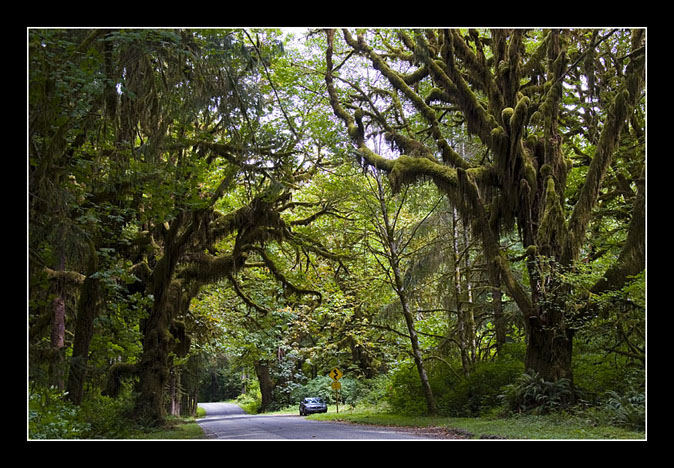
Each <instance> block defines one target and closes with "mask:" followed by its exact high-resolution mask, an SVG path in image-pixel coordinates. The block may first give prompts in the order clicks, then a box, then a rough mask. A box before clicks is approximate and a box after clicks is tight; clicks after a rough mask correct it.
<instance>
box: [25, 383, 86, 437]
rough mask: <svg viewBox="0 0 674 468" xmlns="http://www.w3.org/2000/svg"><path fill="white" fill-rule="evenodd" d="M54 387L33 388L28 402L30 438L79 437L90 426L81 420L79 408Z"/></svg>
mask: <svg viewBox="0 0 674 468" xmlns="http://www.w3.org/2000/svg"><path fill="white" fill-rule="evenodd" d="M65 397H66V393H65V392H62V391H59V390H58V389H57V388H56V387H49V388H37V389H33V390H32V391H31V393H30V396H29V402H28V437H29V438H30V439H79V438H83V437H86V434H87V432H88V431H89V430H90V429H91V426H90V425H89V424H87V423H83V422H81V420H80V418H79V411H80V408H78V407H77V406H75V405H73V404H72V403H70V402H69V401H68V400H67V399H66V398H65Z"/></svg>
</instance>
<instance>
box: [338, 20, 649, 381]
mask: <svg viewBox="0 0 674 468" xmlns="http://www.w3.org/2000/svg"><path fill="white" fill-rule="evenodd" d="M341 36H342V38H343V41H338V40H337V39H338V35H337V34H336V31H334V30H327V31H326V37H327V47H326V72H325V82H326V85H327V89H328V95H329V99H330V103H331V105H332V108H333V111H334V114H335V115H336V116H337V117H338V118H339V119H340V120H342V121H343V122H344V124H345V125H346V129H347V134H348V136H349V138H350V140H351V142H352V145H353V146H352V150H351V151H352V154H353V155H354V156H355V157H356V158H357V159H358V160H359V161H361V162H362V163H363V164H367V165H372V166H375V167H376V168H378V169H379V170H382V171H384V172H386V173H388V174H389V180H390V182H391V185H392V187H393V188H394V190H396V191H398V190H400V189H401V188H402V187H403V186H404V185H406V184H411V183H414V182H416V181H418V180H419V179H421V178H426V179H430V180H432V181H433V182H434V183H435V184H436V185H437V186H438V188H439V189H440V190H441V191H442V192H443V193H445V194H446V195H447V196H448V197H449V199H450V201H451V202H452V203H453V204H454V205H455V206H456V207H457V208H458V210H459V212H460V214H461V215H462V216H463V217H464V218H465V219H466V220H469V221H470V222H471V223H472V226H473V230H474V232H475V234H476V235H477V236H478V237H479V238H480V240H481V242H482V247H483V249H484V252H485V255H486V258H487V259H488V262H489V268H490V269H491V270H492V271H493V275H494V277H498V278H499V279H500V280H501V281H502V282H503V284H504V286H505V288H506V291H507V293H508V295H509V296H511V297H512V298H513V299H514V300H515V301H516V303H517V305H518V307H519V309H520V311H521V313H522V314H523V316H524V319H525V323H526V328H527V352H526V358H525V365H526V367H527V368H528V369H533V370H535V371H536V372H538V373H539V374H540V375H541V376H542V377H543V378H544V379H546V380H557V379H560V378H572V370H571V352H572V343H573V335H574V333H575V329H576V320H577V319H578V318H579V317H578V312H577V311H576V304H574V303H571V302H569V300H568V299H569V298H570V290H569V287H568V285H567V284H565V282H564V280H563V272H564V271H568V270H569V269H572V268H573V267H574V264H575V262H577V261H579V260H583V259H584V258H583V256H584V250H583V249H584V248H585V246H586V245H587V241H586V239H587V237H588V235H591V234H592V231H591V230H589V229H588V227H589V226H590V225H591V223H592V221H593V220H594V219H595V214H596V210H595V209H596V207H597V203H598V201H599V198H600V193H601V190H602V188H603V187H604V186H605V183H606V180H607V177H606V176H607V174H609V173H610V172H611V171H612V167H615V163H616V161H617V160H619V159H621V158H624V157H625V156H624V154H625V153H624V151H625V150H626V148H625V147H623V146H621V143H622V142H624V141H625V138H624V135H625V133H626V132H629V133H630V135H631V136H632V138H630V141H631V142H632V144H636V145H638V146H639V147H640V148H643V145H644V141H643V138H639V135H643V128H642V127H641V125H642V123H643V121H642V120H641V119H640V118H639V116H640V114H642V113H643V97H644V96H643V86H644V57H645V54H644V50H645V35H644V30H642V29H635V30H610V31H603V30H602V31H596V30H595V31H592V30H590V31H588V30H531V31H529V30H524V29H515V30H509V29H494V30H490V31H480V30H474V29H471V30H451V29H450V30H430V29H428V30H415V31H390V32H388V31H363V30H358V31H356V34H355V35H354V34H353V33H352V32H351V31H349V30H346V29H345V30H343V31H342V33H341ZM342 55H343V56H344V58H343V59H341V61H340V62H339V65H338V66H336V65H335V57H336V56H342ZM356 57H358V58H361V59H363V60H364V61H365V62H366V63H368V64H370V65H371V66H372V67H374V69H375V70H376V71H377V73H376V74H375V76H374V77H371V80H370V81H367V80H365V78H364V77H363V76H362V74H361V76H357V73H358V72H357V71H354V70H358V65H354V66H353V67H352V69H351V70H350V71H351V74H352V75H351V76H349V75H347V72H346V71H345V70H349V67H348V66H347V63H349V61H353V60H355V58H356ZM338 70H339V76H338V75H337V73H338ZM336 80H339V81H340V83H346V84H347V85H348V86H349V88H350V90H349V93H346V92H342V89H343V88H342V87H340V88H338V87H337V86H336V83H335V82H336ZM384 83H386V86H385V87H384ZM456 120H459V121H460V122H461V123H464V122H465V124H466V126H467V130H468V132H469V133H470V134H471V135H473V136H474V137H475V138H476V139H477V140H478V141H479V142H480V143H481V145H482V147H483V149H484V152H483V155H482V156H481V157H480V158H474V159H468V158H466V157H464V155H462V154H459V153H458V152H457V151H456V149H455V148H454V147H453V145H452V141H451V139H450V137H449V135H450V134H449V133H448V132H447V128H449V127H451V126H452V125H455V123H454V122H455V121H456ZM628 122H629V124H630V125H628ZM372 134H383V135H384V136H385V137H386V138H387V140H388V141H389V142H390V144H391V147H392V149H395V150H397V151H398V152H399V155H398V156H397V157H394V158H392V157H386V156H384V155H381V154H377V153H375V152H374V151H373V150H372V149H370V145H369V144H368V140H369V138H370V135H372ZM574 148H580V152H581V153H583V154H584V155H587V158H586V159H580V158H578V157H577V153H575V152H574V151H573V149H574ZM630 154H631V155H632V154H634V153H633V152H630ZM634 157H635V158H636V159H637V161H635V162H636V164H635V166H636V168H637V172H636V173H634V172H632V173H631V174H630V176H628V177H627V180H628V184H632V185H634V184H637V183H638V181H639V179H640V178H641V177H642V175H641V168H643V163H644V161H643V151H638V152H637V154H636V155H634ZM573 171H583V173H584V174H585V179H584V181H583V183H582V185H581V186H580V187H570V186H569V174H570V173H571V172H573ZM642 212H643V210H642V205H640V203H634V204H633V209H632V213H633V214H632V219H634V220H635V224H638V220H639V219H640V218H641V213H642ZM514 226H516V227H517V230H518V232H519V235H520V239H521V243H522V246H523V248H524V249H525V250H526V252H527V254H526V269H527V273H528V284H527V283H526V282H524V281H523V280H522V279H520V278H518V277H517V275H516V274H515V272H514V271H513V265H512V262H511V261H510V260H509V259H508V257H507V256H506V255H505V253H504V251H503V250H502V249H501V248H500V245H499V236H500V233H502V232H507V231H508V230H510V229H511V228H512V227H514ZM643 245H644V232H643V230H640V229H638V228H635V230H634V236H633V237H631V238H630V240H629V241H628V242H627V243H626V244H625V249H624V250H625V254H624V255H621V259H620V260H619V262H618V264H616V266H615V267H611V268H609V272H607V273H608V276H609V277H612V275H613V274H614V273H615V275H616V279H615V280H609V281H607V282H606V284H608V283H611V282H613V281H617V282H618V283H620V282H623V281H625V279H626V278H627V275H628V273H627V272H628V271H629V272H630V273H631V274H634V273H635V272H638V271H640V270H642V269H643V267H644V255H643V252H644V249H643ZM620 265H624V267H623V266H620ZM627 265H629V268H627ZM600 281H602V280H600ZM596 287H597V288H599V287H600V286H596Z"/></svg>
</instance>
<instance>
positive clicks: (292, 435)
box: [197, 403, 438, 440]
mask: <svg viewBox="0 0 674 468" xmlns="http://www.w3.org/2000/svg"><path fill="white" fill-rule="evenodd" d="M199 406H201V407H202V408H204V409H205V410H206V417H204V418H201V419H197V423H199V425H200V426H201V428H202V429H203V430H204V433H205V434H206V436H207V437H208V438H209V439H228V440H242V439H249V440H278V439H295V440H389V439H407V440H438V439H437V438H436V437H433V436H431V435H428V434H419V433H413V432H411V431H406V430H404V429H395V428H388V427H380V426H368V425H357V424H345V423H338V422H331V421H313V420H309V419H306V418H305V417H303V416H299V415H297V416H295V415H292V416H288V415H284V416H276V415H263V414H259V415H250V414H246V413H245V412H244V411H243V410H242V409H241V408H239V407H238V406H237V405H235V404H231V403H199Z"/></svg>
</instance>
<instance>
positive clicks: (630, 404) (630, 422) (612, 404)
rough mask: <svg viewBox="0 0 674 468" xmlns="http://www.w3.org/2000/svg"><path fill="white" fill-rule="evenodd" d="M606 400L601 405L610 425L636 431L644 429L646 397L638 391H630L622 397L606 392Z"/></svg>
mask: <svg viewBox="0 0 674 468" xmlns="http://www.w3.org/2000/svg"><path fill="white" fill-rule="evenodd" d="M607 396H608V399H607V400H606V402H605V403H604V405H603V409H604V411H606V413H607V414H608V416H609V418H610V420H611V422H612V424H614V425H616V426H622V427H626V428H628V429H634V430H637V431H643V430H644V429H645V428H646V395H645V394H644V393H643V392H639V391H634V390H632V391H630V392H628V393H626V394H624V395H619V394H618V393H616V392H613V391H609V392H607Z"/></svg>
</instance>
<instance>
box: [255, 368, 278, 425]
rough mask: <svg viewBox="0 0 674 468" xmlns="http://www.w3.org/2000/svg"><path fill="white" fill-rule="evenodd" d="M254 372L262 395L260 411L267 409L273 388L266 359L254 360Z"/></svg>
mask: <svg viewBox="0 0 674 468" xmlns="http://www.w3.org/2000/svg"><path fill="white" fill-rule="evenodd" d="M255 374H256V375H257V380H258V381H259V382H260V394H261V395H262V404H261V405H260V412H261V413H264V412H265V411H267V410H268V409H269V407H270V405H271V402H272V392H273V390H274V381H273V380H272V378H271V373H270V372H269V363H268V362H267V361H266V360H260V361H255Z"/></svg>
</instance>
